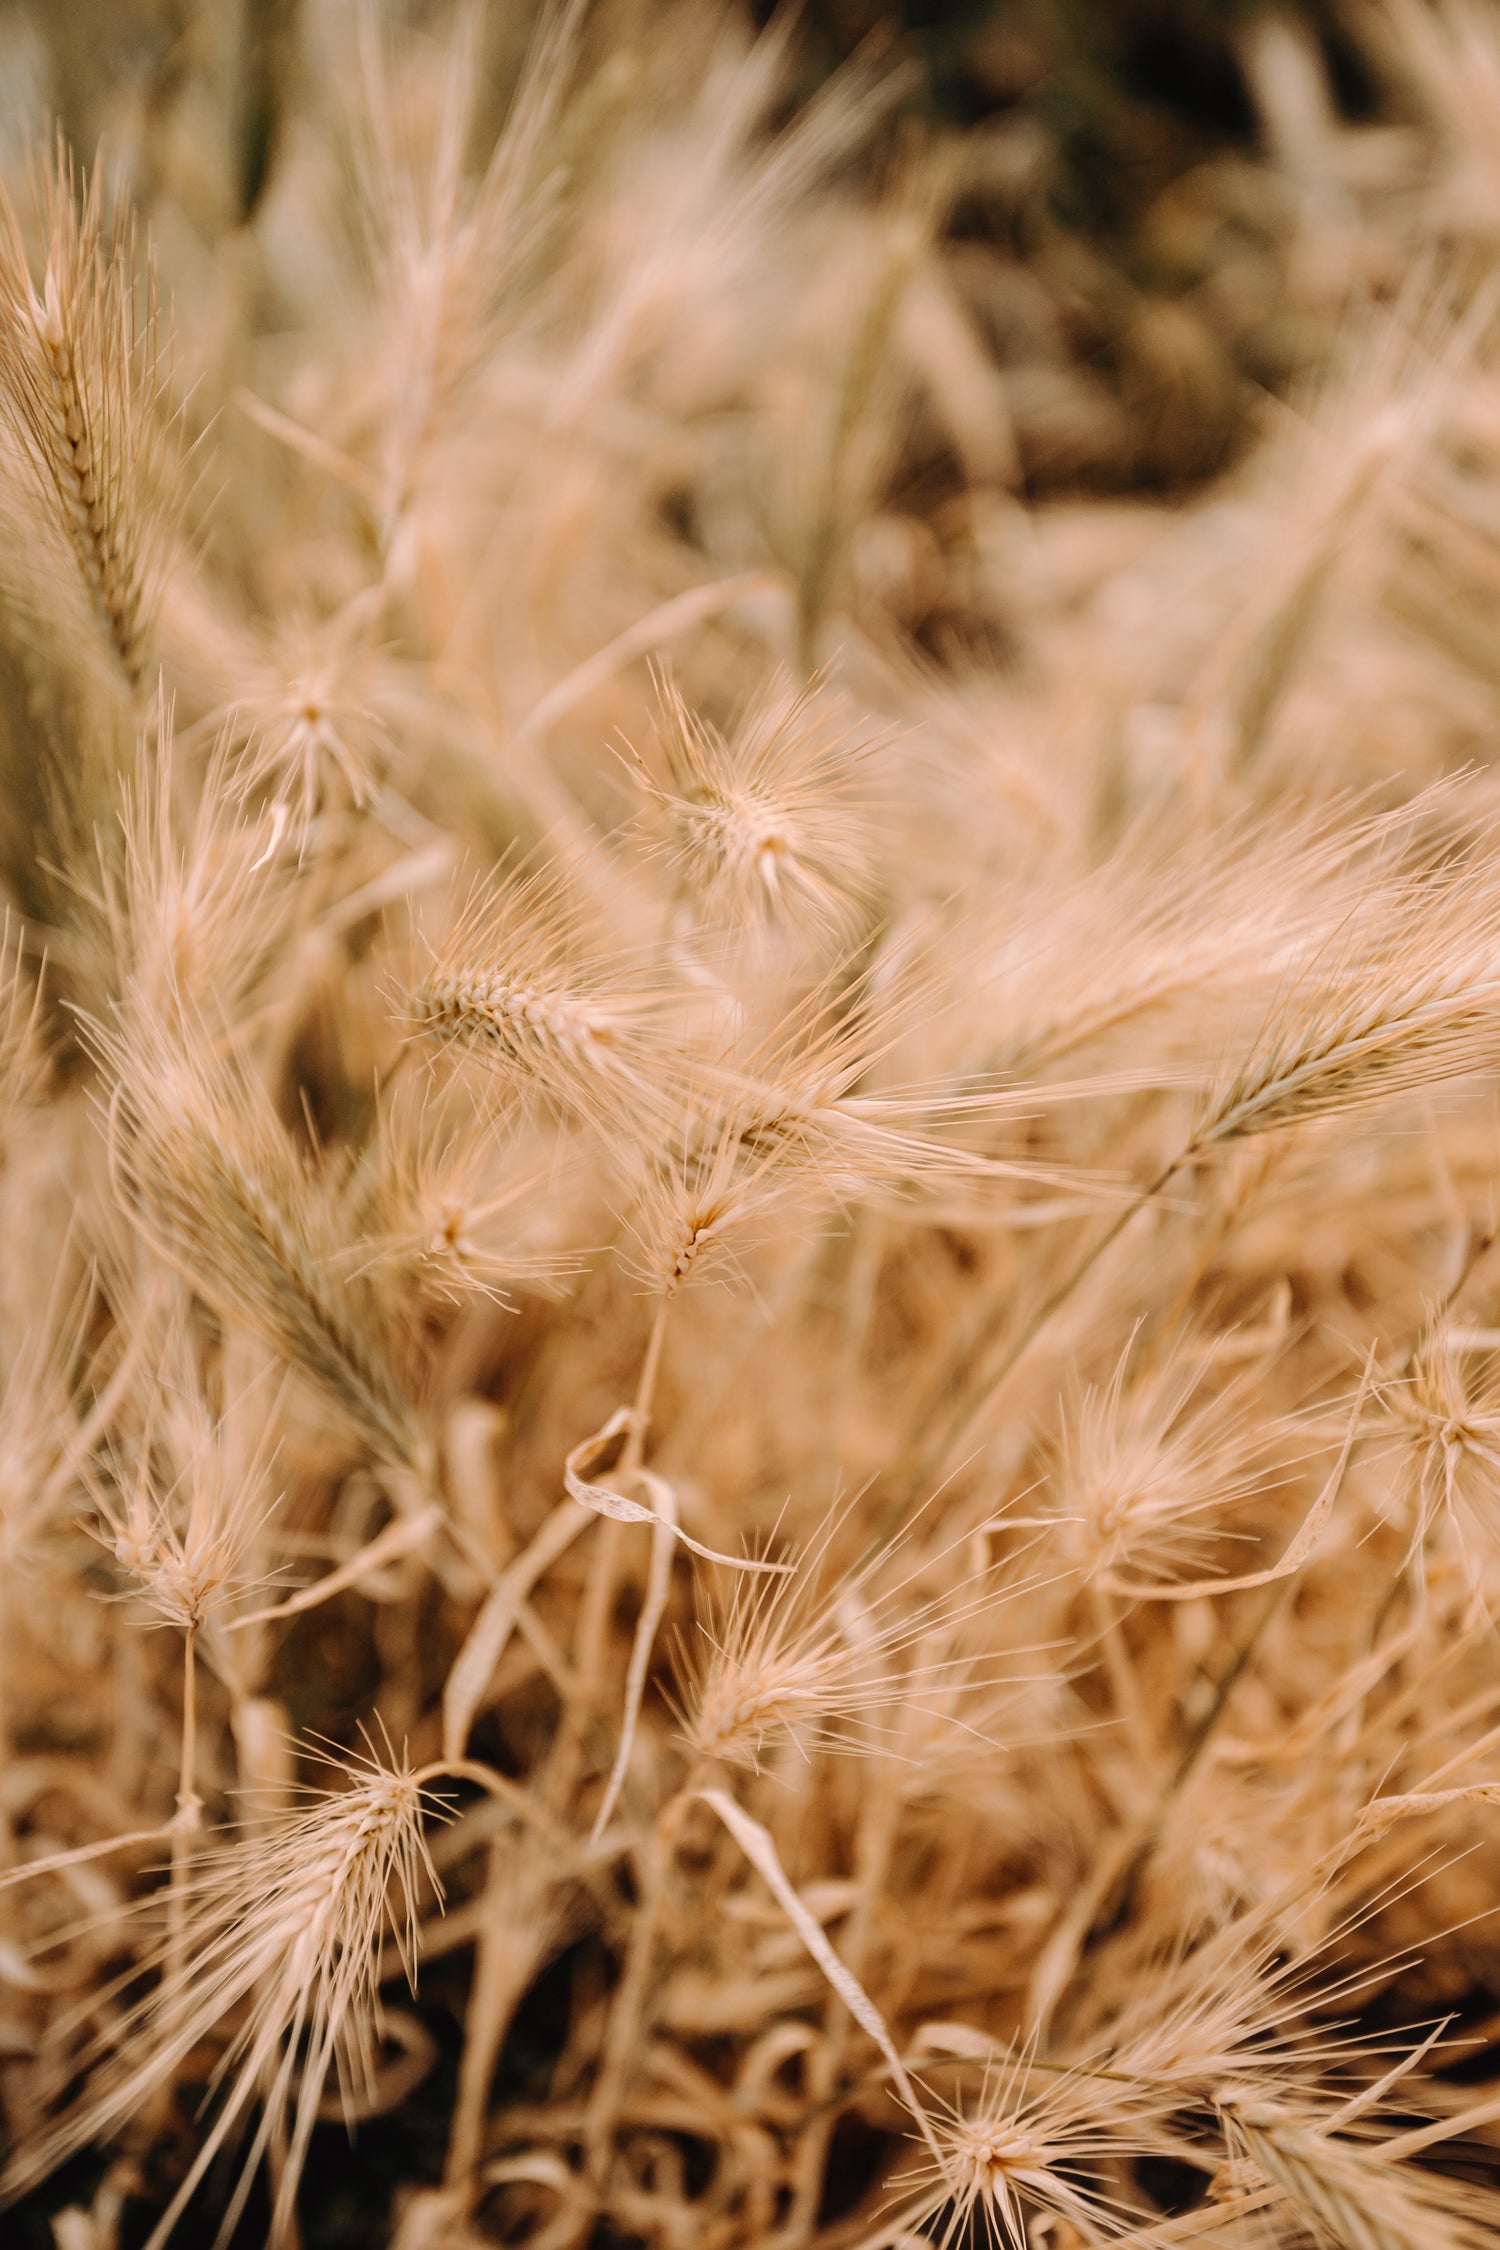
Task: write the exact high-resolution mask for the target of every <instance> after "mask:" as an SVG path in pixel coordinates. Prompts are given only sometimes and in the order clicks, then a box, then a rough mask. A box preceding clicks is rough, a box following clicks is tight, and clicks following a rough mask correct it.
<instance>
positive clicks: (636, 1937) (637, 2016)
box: [585, 1768, 702, 2189]
mask: <svg viewBox="0 0 1500 2250" xmlns="http://www.w3.org/2000/svg"><path fill="white" fill-rule="evenodd" d="M701 1779H702V1769H701V1768H699V1769H695V1770H694V1772H693V1773H692V1774H690V1775H689V1777H688V1779H687V1781H686V1782H685V1783H684V1785H683V1787H682V1788H681V1789H678V1790H677V1791H675V1792H674V1794H673V1795H672V1796H670V1797H669V1798H668V1799H667V1801H666V1803H665V1804H664V1805H663V1806H662V1808H661V1811H660V1812H659V1813H658V1814H657V1816H656V1823H655V1826H654V1827H653V1828H652V1831H651V1834H650V1837H649V1838H648V1840H647V1843H646V1848H645V1851H644V1853H643V1854H642V1855H641V1864H640V1868H639V1878H640V1889H639V1894H638V1897H637V1901H636V1909H635V1914H634V1917H633V1918H632V1921H631V1925H630V1943H629V1946H628V1948H627V1950H626V1955H625V1966H624V1970H623V1972H622V1974H621V1977H620V1983H619V1989H618V1990H617V1991H616V1993H615V2003H614V2006H613V2008H612V2009H611V2010H610V2017H609V2030H608V2032H607V2033H606V2035H605V2041H604V2053H603V2056H602V2057H601V2060H600V2064H599V2075H598V2077H597V2078H596V2079H595V2081H594V2088H593V2093H592V2095H591V2096H590V2099H589V2106H588V2119H587V2125H586V2129H585V2147H586V2162H587V2169H588V2175H589V2178H590V2180H591V2181H592V2183H593V2185H594V2187H595V2188H596V2189H599V2188H602V2186H603V2185H604V2175H605V2172H606V2171H607V2169H608V2163H609V2150H610V2144H611V2141H612V2138H613V2135H614V2129H615V2125H616V2122H617V2121H618V2118H619V2114H620V2106H621V2103H622V2102H623V2100H624V2098H625V2087H626V2083H627V2080H628V2078H629V2075H630V2064H631V2058H632V2056H633V2055H634V2053H635V2052H636V2050H637V2048H638V2046H639V2044H640V2040H641V2035H642V2031H643V2028H644V2021H645V2015H646V2006H647V2000H648V1997H649V1993H650V1987H651V1972H652V1969H653V1967H654V1965H655V1960H656V1938H657V1932H658V1930H659V1928H660V1925H661V1916H662V1908H663V1906H664V1904H665V1901H666V1886H667V1877H668V1875H669V1873H670V1871H671V1866H672V1861H673V1859H674V1857H675V1855H676V1851H677V1839H678V1836H679V1835H680V1834H681V1831H682V1824H683V1821H684V1820H685V1819H686V1817H687V1813H688V1809H689V1807H690V1806H691V1805H692V1803H693V1801H694V1797H695V1794H696V1791H697V1787H698V1783H699V1781H700V1780H701Z"/></svg>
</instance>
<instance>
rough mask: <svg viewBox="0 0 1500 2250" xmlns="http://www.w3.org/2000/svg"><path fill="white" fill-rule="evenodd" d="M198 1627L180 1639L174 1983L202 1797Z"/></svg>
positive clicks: (182, 1960)
mask: <svg viewBox="0 0 1500 2250" xmlns="http://www.w3.org/2000/svg"><path fill="white" fill-rule="evenodd" d="M197 1643H198V1628H197V1626H196V1624H193V1625H189V1627H188V1629H187V1631H186V1633H185V1634H184V1635H183V1642H182V1756H181V1760H180V1762H179V1766H178V1776H177V1811H176V1815H175V1817H174V1819H173V1821H172V1879H171V1895H170V1901H169V1905H168V1939H167V1962H168V1966H167V1981H168V1984H169V1985H173V1986H175V1984H176V1983H177V1981H178V1980H179V1979H180V1978H181V1976H182V1973H183V1970H184V1968H185V1966H186V1944H187V1921H186V1918H187V1873H188V1861H189V1859H190V1858H191V1856H192V1840H193V1837H194V1836H195V1835H196V1834H197V1831H198V1827H199V1824H200V1819H201V1816H202V1811H203V1800H202V1798H201V1797H200V1796H199V1795H198V1792H197V1789H196V1787H195V1785H194V1783H195V1776H196V1773H197V1769H198V1670H197V1664H196V1652H197Z"/></svg>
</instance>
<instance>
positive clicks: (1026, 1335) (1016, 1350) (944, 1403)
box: [882, 1143, 1195, 1539]
mask: <svg viewBox="0 0 1500 2250" xmlns="http://www.w3.org/2000/svg"><path fill="white" fill-rule="evenodd" d="M1194 1153H1195V1150H1194V1145H1193V1144H1192V1143H1189V1145H1188V1147H1187V1148H1185V1149H1183V1150H1182V1151H1181V1152H1180V1154H1178V1155H1177V1156H1174V1157H1173V1158H1172V1160H1171V1162H1170V1163H1169V1164H1167V1165H1166V1166H1165V1167H1164V1168H1163V1169H1162V1170H1161V1171H1160V1172H1158V1174H1157V1176H1156V1178H1155V1179H1154V1180H1153V1181H1152V1182H1151V1184H1150V1186H1149V1187H1144V1188H1142V1189H1141V1190H1140V1192H1139V1194H1138V1195H1136V1196H1135V1197H1134V1198H1133V1200H1132V1201H1131V1202H1129V1203H1127V1204H1126V1205H1125V1207H1124V1209H1123V1210H1122V1211H1120V1212H1119V1213H1118V1215H1117V1216H1116V1217H1115V1218H1114V1219H1112V1220H1111V1222H1110V1224H1109V1226H1108V1227H1107V1228H1106V1229H1105V1231H1104V1233H1103V1234H1102V1235H1100V1236H1099V1238H1098V1240H1097V1241H1096V1242H1094V1243H1093V1244H1092V1245H1091V1246H1090V1247H1089V1249H1087V1250H1086V1251H1085V1252H1084V1254H1083V1256H1082V1257H1081V1258H1079V1259H1078V1260H1077V1262H1076V1263H1075V1264H1074V1265H1073V1266H1071V1267H1070V1268H1069V1270H1068V1271H1067V1273H1065V1274H1064V1276H1063V1278H1062V1280H1061V1281H1059V1282H1058V1283H1057V1284H1056V1285H1055V1287H1054V1288H1052V1289H1051V1290H1050V1291H1049V1292H1048V1294H1047V1295H1046V1296H1045V1297H1044V1298H1043V1299H1042V1301H1041V1303H1040V1304H1039V1305H1038V1306H1037V1307H1036V1308H1035V1310H1034V1311H1033V1312H1032V1313H1031V1315H1030V1317H1029V1318H1028V1319H1027V1320H1024V1321H1023V1322H1022V1323H1021V1326H1020V1327H1019V1328H1018V1329H1017V1330H1016V1332H1015V1334H1014V1335H1013V1336H1012V1338H1011V1340H1010V1342H1009V1343H1008V1344H1007V1345H1006V1347H1005V1350H1004V1351H1003V1352H1002V1353H1001V1355H1000V1358H999V1359H998V1361H997V1362H996V1364H995V1365H994V1366H993V1367H992V1368H991V1369H990V1370H989V1372H988V1373H987V1374H984V1375H981V1370H982V1369H983V1367H984V1363H985V1361H986V1359H987V1358H988V1356H989V1353H990V1350H991V1348H992V1346H993V1345H994V1344H995V1342H996V1340H997V1339H998V1338H999V1337H1000V1336H1001V1335H1003V1333H1004V1331H1005V1327H1006V1324H1007V1322H1008V1320H1009V1319H1010V1313H1011V1301H1010V1298H1009V1296H1002V1297H998V1298H997V1299H996V1300H995V1302H994V1303H993V1304H991V1305H990V1306H989V1307H988V1308H987V1310H986V1311H984V1312H983V1313H982V1314H981V1315H980V1317H979V1320H978V1321H977V1322H976V1324H975V1326H974V1327H973V1328H972V1329H971V1330H970V1332H969V1334H968V1336H967V1337H966V1338H965V1339H964V1341H963V1343H962V1344H960V1346H959V1348H958V1350H957V1351H956V1352H955V1353H954V1355H953V1357H952V1358H951V1359H950V1360H949V1362H948V1364H947V1366H946V1367H945V1368H944V1369H943V1371H942V1373H941V1375H940V1376H939V1378H938V1380H937V1382H936V1383H935V1384H934V1386H933V1388H932V1390H931V1391H930V1392H929V1393H928V1396H927V1398H926V1400H925V1401H924V1402H923V1404H922V1406H921V1408H920V1409H919V1410H918V1413H917V1416H916V1419H915V1420H914V1421H913V1423H912V1425H911V1427H910V1429H909V1430H908V1431H907V1434H906V1437H905V1439H904V1441H903V1443H902V1446H901V1449H900V1451H899V1452H898V1454H897V1456H896V1461H895V1465H894V1468H893V1469H892V1470H891V1472H890V1481H891V1483H892V1485H893V1488H894V1489H893V1493H892V1498H891V1503H890V1508H889V1512H888V1514H887V1516H886V1519H885V1522H884V1524H883V1525H882V1536H883V1537H885V1538H887V1539H888V1538H890V1537H891V1535H892V1534H893V1533H894V1532H897V1531H899V1530H900V1529H901V1528H902V1526H903V1525H904V1524H905V1523H906V1521H907V1520H908V1518H909V1517H910V1515H911V1513H912V1510H913V1509H914V1508H915V1506H916V1505H917V1502H918V1500H919V1498H920V1496H921V1494H922V1492H923V1491H924V1490H925V1488H926V1487H927V1485H928V1484H929V1483H931V1481H932V1479H933V1478H934V1477H935V1476H936V1475H937V1472H938V1471H939V1470H940V1469H941V1468H942V1466H943V1463H944V1462H945V1461H946V1459H947V1458H948V1455H949V1453H950V1452H951V1451H952V1449H953V1447H954V1446H955V1445H956V1444H957V1443H958V1441H959V1439H960V1438H961V1437H962V1436H963V1434H964V1432H965V1430H967V1429H968V1427H969V1425H970V1423H971V1422H972V1421H973V1420H974V1417H975V1416H976V1415H977V1414H978V1413H979V1411H980V1409H981V1408H982V1407H984V1406H985V1405H987V1404H988V1402H989V1401H990V1400H991V1399H992V1398H993V1397H994V1395H995V1393H996V1392H997V1391H998V1390H999V1388H1000V1386H1001V1384H1002V1383H1004V1382H1005V1381H1006V1379H1007V1377H1008V1376H1010V1375H1011V1374H1012V1373H1013V1371H1014V1370H1015V1368H1016V1367H1017V1366H1019V1364H1020V1362H1021V1360H1022V1359H1023V1358H1024V1357H1025V1355H1026V1353H1027V1352H1028V1351H1030V1349H1031V1347H1032V1345H1033V1344H1034V1343H1035V1342H1036V1340H1037V1338H1038V1337H1039V1336H1040V1335H1041V1334H1042V1332H1043V1330H1044V1329H1045V1328H1046V1327H1047V1325H1048V1323H1049V1322H1050V1321H1051V1320H1052V1319H1053V1318H1054V1317H1055V1315H1056V1314H1057V1313H1059V1312H1060V1311H1061V1310H1062V1308H1063V1306H1064V1305H1065V1304H1066V1303H1067V1301H1068V1299H1069V1298H1070V1297H1071V1296H1072V1294H1073V1292H1074V1290H1075V1289H1077V1288H1078V1286H1079V1284H1080V1283H1081V1282H1083V1281H1085V1280H1086V1279H1087V1278H1088V1276H1089V1274H1091V1273H1092V1272H1093V1270H1094V1267H1095V1266H1096V1265H1097V1264H1098V1263H1099V1260H1100V1259H1101V1258H1102V1257H1103V1256H1104V1253H1105V1252H1106V1251H1107V1250H1108V1249H1110V1248H1111V1246H1112V1245H1113V1244H1114V1243H1116V1242H1118V1240H1119V1239H1120V1236H1121V1235H1122V1234H1123V1233H1124V1232H1125V1229H1126V1228H1127V1227H1128V1226H1129V1224H1130V1222H1131V1220H1132V1219H1133V1218H1135V1216H1136V1214H1137V1213H1138V1212H1141V1211H1144V1210H1145V1209H1146V1206H1147V1205H1148V1204H1150V1203H1153V1202H1154V1201H1155V1199H1156V1198H1157V1196H1159V1195H1160V1194H1161V1192H1162V1190H1163V1189H1164V1188H1166V1187H1167V1186H1168V1185H1169V1184H1170V1182H1171V1181H1172V1180H1173V1179H1175V1178H1176V1176H1177V1174H1178V1173H1179V1172H1180V1171H1181V1170H1182V1168H1183V1166H1184V1165H1185V1164H1186V1163H1188V1162H1189V1160H1190V1159H1191V1157H1192V1156H1193V1154H1194Z"/></svg>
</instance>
